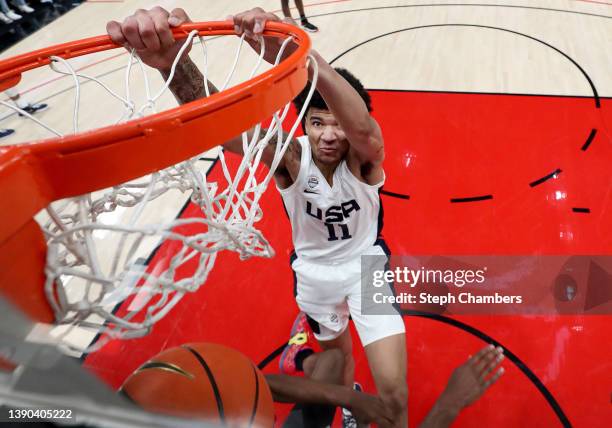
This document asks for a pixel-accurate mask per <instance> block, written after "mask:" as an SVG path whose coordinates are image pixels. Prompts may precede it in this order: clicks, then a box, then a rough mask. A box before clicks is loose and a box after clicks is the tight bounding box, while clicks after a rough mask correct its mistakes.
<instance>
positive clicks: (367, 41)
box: [329, 24, 601, 108]
mask: <svg viewBox="0 0 612 428" xmlns="http://www.w3.org/2000/svg"><path fill="white" fill-rule="evenodd" d="M440 27H474V28H484V29H488V30H498V31H504V32H507V33H511V34H515V35H517V36H522V37H526V38H528V39H531V40H534V41H536V42H538V43H541V44H543V45H544V46H547V47H549V48H551V49H553V50H554V51H556V52H557V53H559V54H561V55H563V56H564V57H565V58H566V59H567V60H569V61H570V62H571V63H572V64H574V66H575V67H576V68H578V70H579V71H580V72H581V73H582V75H583V76H584V78H585V79H586V80H587V82H588V83H589V86H590V87H591V91H592V92H593V98H594V99H595V107H596V108H601V104H600V100H599V94H598V93H597V88H595V84H594V83H593V81H592V80H591V77H590V76H589V75H588V74H587V72H586V71H585V70H584V69H583V68H582V67H581V66H580V64H578V63H577V62H576V61H575V60H574V59H573V58H572V57H570V56H569V55H568V54H566V53H565V52H563V51H562V50H561V49H558V48H556V47H554V46H553V45H551V44H549V43H547V42H545V41H543V40H540V39H538V38H536V37H533V36H530V35H528V34H523V33H521V32H519V31H514V30H509V29H507V28H502V27H492V26H489V25H477V24H430V25H420V26H418V27H409V28H402V29H400V30H394V31H390V32H388V33H383V34H379V35H378V36H374V37H371V38H369V39H367V40H364V41H363V42H361V43H359V44H356V45H355V46H353V47H351V48H349V49H347V50H345V51H344V52H342V53H340V54H339V55H337V56H336V57H335V58H334V59H332V60H331V61H329V64H330V65H331V64H333V63H334V62H336V61H337V60H339V59H340V58H342V57H343V56H344V55H346V54H347V53H349V52H351V51H353V50H355V49H357V48H358V47H361V46H363V45H365V44H367V43H370V42H372V41H374V40H378V39H382V38H383V37H386V36H390V35H392V34H397V33H403V32H404V31H412V30H421V29H423V28H440Z"/></svg>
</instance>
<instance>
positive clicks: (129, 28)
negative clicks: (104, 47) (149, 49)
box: [121, 15, 145, 49]
mask: <svg viewBox="0 0 612 428" xmlns="http://www.w3.org/2000/svg"><path fill="white" fill-rule="evenodd" d="M121 31H122V32H123V35H124V36H125V40H126V41H127V44H128V45H129V46H130V47H133V48H135V49H145V44H144V43H143V42H142V39H141V38H140V33H139V31H138V20H137V19H136V17H135V16H134V15H130V16H128V17H127V18H125V19H124V20H123V23H122V24H121Z"/></svg>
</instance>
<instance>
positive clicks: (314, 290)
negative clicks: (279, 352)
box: [291, 244, 406, 346]
mask: <svg viewBox="0 0 612 428" xmlns="http://www.w3.org/2000/svg"><path fill="white" fill-rule="evenodd" d="M383 245H384V244H383ZM365 255H385V251H384V250H383V248H382V247H381V246H379V245H375V246H373V247H372V248H371V250H370V251H368V252H367V253H366V254H365ZM291 267H292V268H293V271H294V273H295V281H296V284H295V293H296V301H297V304H298V306H299V308H300V309H301V310H302V311H303V312H305V313H306V315H308V317H309V318H310V319H309V323H310V326H311V327H312V330H313V333H314V335H315V337H316V338H317V340H320V341H326V340H333V339H335V338H337V337H338V336H340V335H341V334H342V333H343V332H344V330H346V327H347V326H348V321H349V316H350V317H351V318H352V319H353V322H354V323H355V327H356V329H357V332H358V334H359V338H360V339H361V343H362V344H363V346H367V345H369V344H370V343H373V342H375V341H377V340H380V339H383V338H385V337H389V336H393V335H396V334H403V333H405V332H406V329H405V327H404V320H403V319H402V317H401V315H400V314H399V313H398V312H397V311H393V310H392V311H390V312H389V313H392V312H395V313H394V314H393V315H364V314H362V310H361V257H359V256H358V257H355V259H354V260H351V261H349V262H346V263H337V264H317V263H311V262H308V261H306V260H303V259H300V258H299V257H295V256H294V257H292V263H291Z"/></svg>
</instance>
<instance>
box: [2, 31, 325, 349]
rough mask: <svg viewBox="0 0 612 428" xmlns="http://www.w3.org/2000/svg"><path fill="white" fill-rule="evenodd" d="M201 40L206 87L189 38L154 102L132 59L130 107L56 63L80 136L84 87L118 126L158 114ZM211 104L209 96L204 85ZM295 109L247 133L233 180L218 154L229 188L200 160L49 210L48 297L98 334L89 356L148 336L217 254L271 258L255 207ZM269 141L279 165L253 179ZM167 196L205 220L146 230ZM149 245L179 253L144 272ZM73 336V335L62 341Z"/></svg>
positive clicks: (62, 318) (65, 319)
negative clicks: (185, 58)
mask: <svg viewBox="0 0 612 428" xmlns="http://www.w3.org/2000/svg"><path fill="white" fill-rule="evenodd" d="M195 37H198V38H199V39H200V46H201V47H202V51H203V55H204V64H203V66H202V67H201V70H202V72H203V74H204V78H205V81H206V82H208V67H207V65H208V49H207V46H206V43H205V41H204V39H203V38H202V37H199V36H198V35H197V32H196V31H193V32H192V33H191V34H190V35H189V37H188V38H187V39H186V41H185V43H184V45H183V47H182V49H181V51H180V52H179V54H178V55H177V58H176V59H175V61H174V64H173V66H172V71H171V73H170V76H169V78H168V80H167V81H165V83H164V85H163V87H162V88H161V89H160V90H159V91H158V92H157V93H156V94H153V93H152V91H151V88H150V83H149V79H148V78H147V75H146V73H145V69H144V65H143V63H142V62H141V61H140V59H139V58H138V56H137V55H135V53H134V52H133V51H132V53H131V55H130V58H129V60H128V64H127V67H126V74H125V76H126V77H125V91H126V92H125V93H126V95H125V97H122V96H121V95H119V94H117V93H116V92H114V91H113V90H112V89H110V88H109V87H108V86H107V85H105V84H104V83H102V82H101V81H100V80H98V79H97V78H95V77H91V76H88V75H85V74H80V73H77V72H76V71H75V70H74V69H73V67H72V66H71V65H70V64H69V63H68V62H67V61H65V60H64V59H62V58H58V57H53V58H52V59H53V60H54V61H53V62H52V63H51V65H50V67H51V68H52V70H53V71H55V72H57V73H60V74H64V75H69V76H72V79H73V80H74V83H75V91H74V93H75V102H74V105H75V108H74V113H73V121H72V122H73V126H72V127H73V130H74V132H75V133H76V132H78V131H79V126H78V125H79V118H78V113H79V98H80V84H81V80H84V81H92V82H96V83H98V84H99V85H101V86H102V87H103V88H104V89H105V90H106V92H108V93H109V94H110V95H111V96H113V97H115V98H117V99H118V100H120V101H121V103H122V104H123V106H124V111H123V113H122V115H121V117H120V118H119V119H118V120H117V123H120V122H124V121H127V120H130V119H134V118H138V117H142V116H143V115H145V114H146V113H149V112H152V113H154V112H156V101H157V100H158V99H159V98H160V97H161V96H162V94H163V93H164V92H165V91H167V90H168V87H169V85H170V81H171V80H172V78H173V76H174V70H175V68H176V65H177V63H178V60H179V58H180V57H181V56H182V54H183V52H184V51H185V49H186V48H187V47H188V46H189V45H190V44H191V43H192V41H193V40H194V38H195ZM290 41H291V39H290V38H287V39H286V40H285V41H284V43H283V45H282V48H281V50H280V52H279V54H278V57H277V59H276V63H277V64H278V62H279V61H280V58H281V56H282V54H283V51H284V49H285V47H286V46H287V44H288V43H289V42H290ZM243 44H244V35H243V36H242V37H241V38H240V40H239V43H238V47H237V49H236V52H235V58H234V62H233V65H232V68H231V70H230V71H229V73H228V75H227V77H226V79H225V82H224V83H223V85H222V86H221V87H220V88H219V90H220V91H223V90H224V89H226V88H227V86H228V85H229V83H230V81H231V80H232V77H233V76H234V72H235V70H236V67H237V64H238V61H239V57H240V51H241V48H242V46H243ZM261 45H262V51H261V52H260V53H259V55H258V59H257V62H256V64H255V65H254V66H253V68H252V70H251V72H250V77H249V78H251V77H253V76H254V75H255V73H257V71H258V69H259V67H260V65H261V63H262V60H263V56H264V53H265V46H264V41H263V38H262V39H261ZM133 64H137V65H138V67H139V68H140V69H141V71H142V76H143V77H144V84H145V88H146V97H147V100H146V101H145V102H144V103H143V104H142V105H140V106H138V105H136V102H135V101H134V100H133V99H132V97H131V96H130V73H131V72H132V68H133V67H132V66H133ZM309 65H310V66H312V67H313V71H314V77H313V78H312V85H311V90H310V93H309V95H308V100H307V102H306V103H305V104H304V106H307V105H308V101H309V100H310V97H311V96H312V93H313V92H314V88H315V86H316V79H317V63H316V61H314V60H312V58H309ZM206 94H207V95H209V94H210V92H209V88H208V84H207V85H206ZM2 103H3V104H4V105H5V106H7V107H9V108H13V109H15V110H17V111H19V112H20V113H21V114H23V115H24V116H26V117H28V118H29V119H31V120H33V121H35V122H36V123H38V124H39V125H41V126H43V127H45V128H46V129H48V130H49V131H50V132H52V133H54V134H55V135H57V136H61V135H62V134H61V133H59V132H58V131H56V130H55V129H53V128H52V127H50V126H48V125H45V124H44V123H42V122H41V121H40V120H38V119H37V118H35V117H32V116H31V115H29V114H28V113H27V112H25V111H23V110H20V109H18V108H16V107H14V106H13V105H12V104H8V103H5V102H2ZM289 107H290V103H288V104H287V105H286V106H285V107H284V108H283V109H282V110H279V111H278V112H276V113H275V114H273V116H272V118H271V122H270V126H269V128H268V129H267V130H264V129H263V127H262V126H261V123H260V124H258V125H257V126H256V127H255V128H253V129H252V131H251V136H249V134H248V133H247V132H246V130H245V132H244V133H243V134H242V146H243V151H244V156H243V157H242V160H241V162H240V165H239V166H238V168H237V170H236V171H230V168H228V166H227V164H226V161H225V157H224V155H223V151H220V152H219V162H220V164H221V167H222V170H223V175H224V178H225V181H226V183H210V182H208V181H207V177H206V173H207V169H208V167H209V165H207V166H206V168H204V169H203V168H202V165H201V164H202V162H200V161H199V160H198V158H199V156H198V157H195V158H193V159H189V160H186V161H184V162H182V163H180V164H177V165H174V166H172V167H170V168H167V169H165V170H162V171H158V172H156V173H154V174H151V175H150V176H147V177H143V178H140V179H137V180H134V181H130V182H128V183H123V184H119V185H117V186H115V187H113V188H111V189H106V190H104V191H101V192H95V193H91V194H87V195H83V196H80V197H76V198H71V199H67V200H63V201H59V202H56V203H53V204H51V205H50V206H49V207H48V208H47V210H46V211H47V213H48V219H47V220H46V221H44V222H43V224H41V226H42V227H43V230H44V233H45V235H46V237H47V244H48V251H47V267H46V274H47V280H46V284H45V292H46V294H47V297H48V299H49V302H50V303H51V306H52V307H53V310H54V311H55V315H56V319H57V322H59V323H62V324H69V325H71V326H72V327H75V326H79V327H85V328H92V329H95V330H97V331H99V332H100V333H102V336H101V339H100V340H98V341H97V342H96V343H94V344H93V345H90V346H89V347H87V348H86V349H85V350H86V351H88V352H91V351H95V350H96V349H99V348H100V347H102V346H103V345H104V344H105V343H106V342H108V341H109V340H111V339H114V338H131V337H139V336H143V335H145V334H146V333H148V332H149V331H150V329H151V327H152V325H153V324H154V323H155V322H157V321H159V320H160V319H162V318H163V317H164V316H165V315H166V314H167V313H168V312H169V311H170V310H171V309H172V308H173V307H174V306H175V305H176V304H177V303H178V301H179V300H180V299H181V298H182V297H183V296H184V295H185V294H186V293H190V292H194V291H196V290H198V288H199V287H200V286H201V285H202V284H203V283H204V282H205V281H206V278H207V276H208V274H209V272H210V271H211V269H212V267H213V265H214V262H215V258H216V255H217V252H218V251H220V250H231V251H236V252H238V253H239V254H240V257H241V258H242V259H246V258H249V257H251V256H261V257H272V256H273V255H274V251H273V249H272V247H271V246H270V243H269V242H268V241H267V240H266V239H265V238H264V236H263V235H262V234H261V232H260V231H258V230H257V228H256V227H255V224H256V223H257V222H258V221H259V220H261V218H262V216H263V213H262V211H261V209H260V207H259V200H260V198H261V196H262V194H263V192H264V191H265V190H266V188H267V186H268V184H269V182H270V180H271V179H272V176H273V173H274V170H275V169H276V167H277V166H278V164H279V162H280V160H281V158H282V156H283V154H284V153H285V151H286V149H287V147H288V145H289V142H290V141H291V140H292V138H293V135H294V133H295V131H296V129H297V127H298V125H299V124H300V122H301V118H302V117H303V115H304V111H305V108H304V109H302V111H301V112H299V115H298V118H297V120H296V121H295V123H294V124H293V125H292V127H291V130H290V132H289V133H285V132H283V129H282V123H283V121H284V120H285V118H286V116H287V113H288V111H289ZM203 137H205V136H203ZM272 138H276V139H277V141H278V144H277V145H276V146H275V156H274V160H273V163H272V166H271V168H270V170H269V171H268V172H267V174H266V175H265V178H264V179H263V180H259V181H258V179H257V177H256V171H257V169H258V166H259V164H260V161H261V157H262V154H263V149H264V148H265V147H266V146H267V145H268V144H269V142H270V141H271V140H272ZM169 144H171V143H170V142H169ZM232 172H233V176H232ZM170 191H173V192H180V193H184V194H187V195H190V196H189V198H190V200H191V202H192V203H193V204H196V205H197V206H198V207H199V211H200V212H201V217H200V216H198V217H192V218H180V219H175V220H173V221H168V222H166V223H163V224H156V223H155V224H152V223H150V222H146V221H143V220H142V219H143V217H146V215H145V214H146V213H147V208H148V207H149V205H150V204H151V203H152V202H153V201H155V200H156V199H158V198H160V197H162V196H163V195H165V194H167V193H168V192H170ZM126 209H128V210H129V212H127V211H126V212H125V213H124V214H125V215H123V221H122V222H119V223H116V222H113V221H110V222H109V221H108V217H109V216H112V215H113V212H115V211H117V210H126ZM101 235H105V236H106V237H108V235H113V239H112V240H110V241H111V242H112V243H113V245H112V248H110V249H109V248H107V247H108V245H105V246H104V248H102V247H101V245H100V242H99V241H100V239H98V238H99V236H101ZM151 239H153V240H156V241H157V242H158V243H161V242H165V244H170V245H169V246H171V247H172V249H173V251H172V254H171V255H170V256H168V257H167V258H166V259H164V260H163V261H162V262H160V263H156V264H155V265H154V266H146V265H145V264H143V263H138V257H141V258H142V253H143V251H142V250H141V247H142V246H143V243H145V242H148V243H149V245H150V242H151ZM108 241H109V240H108V239H107V240H106V241H105V242H108ZM130 297H134V299H132V300H131V302H130V305H129V308H127V310H125V308H122V313H123V315H121V316H118V315H117V314H115V311H114V310H115V309H116V307H117V304H119V303H121V302H123V301H125V300H126V299H129V298H130ZM124 306H126V305H125V304H124ZM92 315H93V316H92ZM72 327H71V328H72ZM69 332H70V329H68V330H67V331H66V333H65V334H68V333H69ZM69 346H70V345H69ZM79 350H82V349H79Z"/></svg>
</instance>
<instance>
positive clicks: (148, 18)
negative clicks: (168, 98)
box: [106, 6, 191, 72]
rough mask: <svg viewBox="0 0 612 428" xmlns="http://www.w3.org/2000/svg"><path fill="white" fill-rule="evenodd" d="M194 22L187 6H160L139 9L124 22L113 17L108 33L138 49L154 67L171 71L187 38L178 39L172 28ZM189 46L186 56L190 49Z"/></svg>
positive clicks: (143, 57)
mask: <svg viewBox="0 0 612 428" xmlns="http://www.w3.org/2000/svg"><path fill="white" fill-rule="evenodd" d="M187 22H191V20H190V19H189V17H188V16H187V13H185V11H184V10H183V9H180V8H179V9H174V10H172V12H170V13H168V11H167V10H165V9H163V8H161V7H159V6H156V7H154V8H153V9H151V10H144V9H138V10H137V11H136V12H135V13H134V14H133V15H130V16H128V17H127V18H125V19H124V20H123V22H122V23H121V24H120V23H118V22H117V21H110V22H108V23H107V24H106V31H107V32H108V35H109V36H110V38H111V39H112V41H113V42H115V43H116V44H118V45H121V46H124V47H125V48H126V49H128V50H131V49H132V48H134V49H136V53H137V54H138V56H139V57H140V59H142V61H143V62H144V63H145V64H147V65H148V66H150V67H153V68H156V69H158V70H160V71H165V72H168V71H170V68H171V67H172V63H173V62H174V60H175V58H176V55H177V54H178V52H179V50H180V49H181V46H182V45H183V43H184V40H180V41H176V40H174V36H173V35H172V28H174V27H178V26H179V25H181V24H184V23H187ZM189 49H190V47H189V48H187V49H186V51H185V54H184V56H186V55H187V53H188V52H189Z"/></svg>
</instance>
